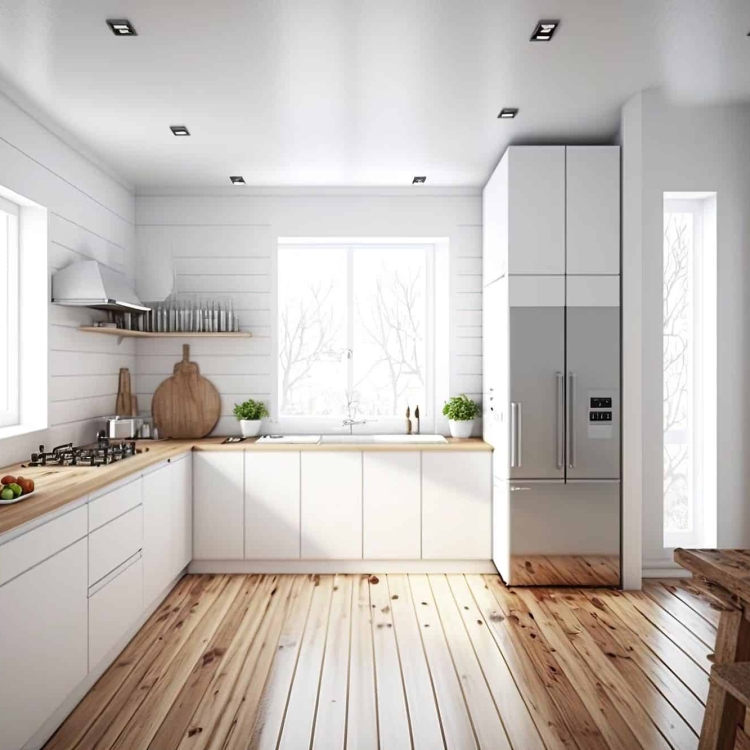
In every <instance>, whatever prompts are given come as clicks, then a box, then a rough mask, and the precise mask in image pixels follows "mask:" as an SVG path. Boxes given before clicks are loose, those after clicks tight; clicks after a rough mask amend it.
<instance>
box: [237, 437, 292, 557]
mask: <svg viewBox="0 0 750 750" xmlns="http://www.w3.org/2000/svg"><path fill="white" fill-rule="evenodd" d="M300 462H301V455H300V452H299V451H292V452H286V451H280V452H278V453H270V452H269V453H265V452H253V451H248V452H246V453H245V558H247V559H248V560H292V559H298V558H299V556H300Z"/></svg>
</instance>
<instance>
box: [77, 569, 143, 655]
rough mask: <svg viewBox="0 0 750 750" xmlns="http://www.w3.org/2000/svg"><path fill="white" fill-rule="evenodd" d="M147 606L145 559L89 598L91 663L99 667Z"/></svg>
mask: <svg viewBox="0 0 750 750" xmlns="http://www.w3.org/2000/svg"><path fill="white" fill-rule="evenodd" d="M142 610H143V560H142V558H138V559H137V560H136V561H135V562H134V563H133V564H132V565H130V567H128V568H126V569H125V570H123V571H122V573H120V574H119V575H118V576H117V577H116V578H113V579H112V580H111V581H110V582H109V583H108V584H107V585H106V586H104V588H102V589H100V590H99V591H97V592H96V593H95V594H94V595H93V596H91V597H90V598H89V665H90V667H91V668H93V667H95V666H96V665H97V664H99V662H100V661H101V660H102V659H103V658H104V657H105V656H106V655H107V653H109V651H110V650H111V649H112V648H113V647H114V645H115V644H116V643H117V642H118V641H119V640H120V639H121V638H123V636H124V635H125V634H126V633H127V632H128V630H130V628H131V627H132V626H133V624H134V623H135V622H136V620H137V619H138V617H139V616H140V614H141V612H142Z"/></svg>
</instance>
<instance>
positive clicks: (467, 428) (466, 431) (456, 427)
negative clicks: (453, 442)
mask: <svg viewBox="0 0 750 750" xmlns="http://www.w3.org/2000/svg"><path fill="white" fill-rule="evenodd" d="M448 425H449V426H450V428H451V437H454V438H470V437H471V433H472V432H473V431H474V420H473V419H465V420H463V421H461V422H459V421H457V420H455V419H449V420H448Z"/></svg>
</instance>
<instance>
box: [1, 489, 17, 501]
mask: <svg viewBox="0 0 750 750" xmlns="http://www.w3.org/2000/svg"><path fill="white" fill-rule="evenodd" d="M15 496H16V493H15V492H13V490H12V489H11V488H10V487H4V488H3V491H2V492H0V498H1V499H3V500H12V499H13V498H14V497H15Z"/></svg>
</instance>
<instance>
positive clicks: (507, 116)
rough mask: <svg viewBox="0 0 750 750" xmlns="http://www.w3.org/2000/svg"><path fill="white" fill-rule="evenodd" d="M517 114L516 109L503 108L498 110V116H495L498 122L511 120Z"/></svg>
mask: <svg viewBox="0 0 750 750" xmlns="http://www.w3.org/2000/svg"><path fill="white" fill-rule="evenodd" d="M517 114H518V108H517V107H503V108H502V109H501V110H500V114H499V115H498V116H497V119H498V120H512V119H513V118H514V117H515V116H516V115H517Z"/></svg>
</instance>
